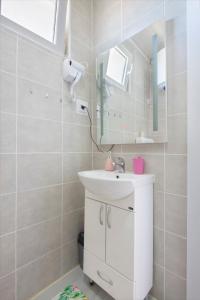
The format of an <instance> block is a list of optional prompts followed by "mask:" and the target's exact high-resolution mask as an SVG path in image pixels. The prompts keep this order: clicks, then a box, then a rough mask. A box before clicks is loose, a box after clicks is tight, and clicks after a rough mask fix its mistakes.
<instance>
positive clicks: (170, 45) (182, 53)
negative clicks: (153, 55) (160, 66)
mask: <svg viewBox="0 0 200 300" xmlns="http://www.w3.org/2000/svg"><path fill="white" fill-rule="evenodd" d="M185 45H186V33H185V32H184V33H182V34H179V35H177V36H176V37H170V38H168V39H167V47H166V50H167V76H168V78H169V77H171V76H173V75H175V74H177V73H182V72H185V71H186V67H187V66H186V61H187V59H186V47H185Z"/></svg>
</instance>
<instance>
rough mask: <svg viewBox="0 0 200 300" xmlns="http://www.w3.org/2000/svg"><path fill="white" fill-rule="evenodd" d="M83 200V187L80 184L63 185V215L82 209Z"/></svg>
mask: <svg viewBox="0 0 200 300" xmlns="http://www.w3.org/2000/svg"><path fill="white" fill-rule="evenodd" d="M84 200H85V192H84V187H83V185H82V184H81V183H80V182H73V183H68V184H64V185H63V214H67V213H69V212H70V211H73V210H76V209H79V208H83V207H84Z"/></svg>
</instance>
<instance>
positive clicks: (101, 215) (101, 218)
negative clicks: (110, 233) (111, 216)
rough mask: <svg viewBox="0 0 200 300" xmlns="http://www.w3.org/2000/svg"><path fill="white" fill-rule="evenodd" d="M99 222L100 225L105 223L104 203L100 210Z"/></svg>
mask: <svg viewBox="0 0 200 300" xmlns="http://www.w3.org/2000/svg"><path fill="white" fill-rule="evenodd" d="M99 223H100V225H103V205H101V207H100V210H99Z"/></svg>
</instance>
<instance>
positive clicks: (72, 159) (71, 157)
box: [63, 153, 92, 183]
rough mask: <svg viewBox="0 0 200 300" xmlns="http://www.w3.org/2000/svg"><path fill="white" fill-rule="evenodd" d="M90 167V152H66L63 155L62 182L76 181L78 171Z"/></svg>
mask: <svg viewBox="0 0 200 300" xmlns="http://www.w3.org/2000/svg"><path fill="white" fill-rule="evenodd" d="M91 168H92V154H90V153H67V154H64V155H63V182H64V183H67V182H69V181H77V180H79V179H78V172H79V171H86V170H90V169H91Z"/></svg>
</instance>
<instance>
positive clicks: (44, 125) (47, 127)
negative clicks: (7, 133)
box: [18, 117, 62, 153]
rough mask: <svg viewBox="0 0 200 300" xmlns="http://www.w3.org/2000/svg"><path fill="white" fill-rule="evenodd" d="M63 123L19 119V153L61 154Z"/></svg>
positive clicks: (26, 118) (25, 118)
mask: <svg viewBox="0 0 200 300" xmlns="http://www.w3.org/2000/svg"><path fill="white" fill-rule="evenodd" d="M61 133H62V131H61V123H57V122H52V121H46V120H38V119H31V118H28V117H19V118H18V152H19V153H20V152H21V153H25V152H61V136H62V134H61Z"/></svg>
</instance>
